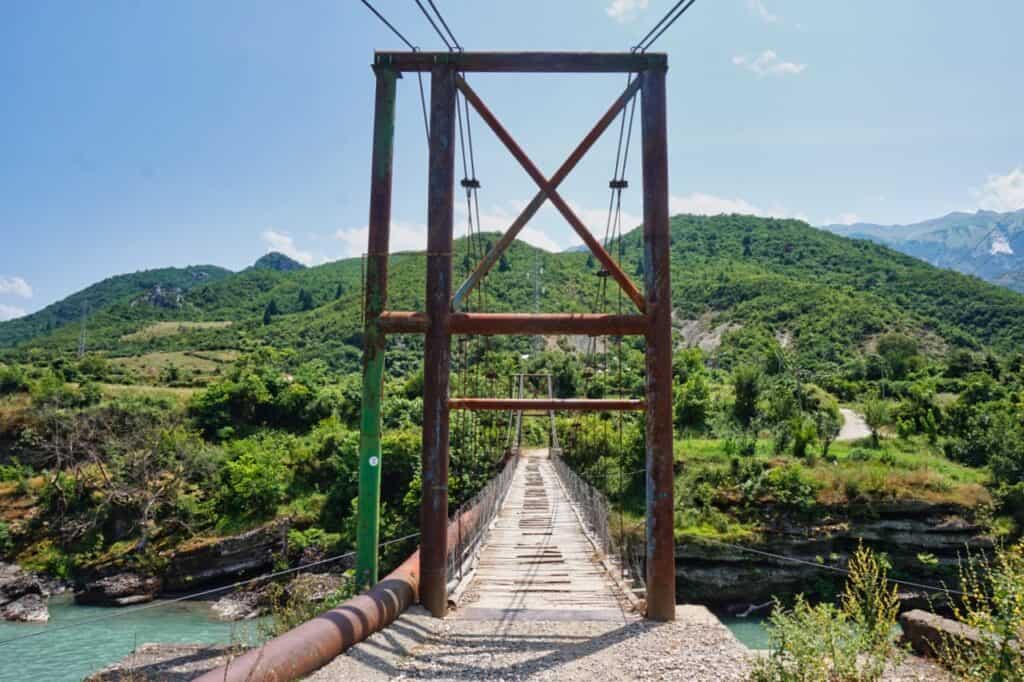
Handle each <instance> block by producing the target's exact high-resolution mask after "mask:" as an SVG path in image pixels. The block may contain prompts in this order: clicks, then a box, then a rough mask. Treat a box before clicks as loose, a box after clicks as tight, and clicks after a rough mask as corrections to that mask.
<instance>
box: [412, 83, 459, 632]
mask: <svg viewBox="0 0 1024 682" xmlns="http://www.w3.org/2000/svg"><path fill="white" fill-rule="evenodd" d="M455 106H456V101H455V70H454V69H453V68H452V67H451V66H447V65H439V66H435V67H434V69H433V70H432V71H431V77H430V169H429V179H428V188H427V189H428V191H427V283H426V313H427V319H428V323H427V330H426V337H425V340H424V353H423V457H422V482H423V490H422V497H421V501H420V532H421V534H422V551H421V553H420V562H421V563H420V573H421V575H420V601H421V602H422V603H423V605H424V606H425V607H426V608H427V609H428V610H429V611H430V613H431V614H432V615H433V616H434V617H435V618H442V617H444V615H445V611H446V610H447V606H448V594H447V589H446V585H445V548H446V547H447V546H448V541H447V537H446V536H447V528H448V438H449V429H448V426H449V421H448V416H449V415H448V382H449V373H450V368H451V337H450V335H449V332H448V313H449V301H450V299H451V292H452V280H451V276H452V231H453V208H454V190H455Z"/></svg>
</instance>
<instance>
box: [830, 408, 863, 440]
mask: <svg viewBox="0 0 1024 682" xmlns="http://www.w3.org/2000/svg"><path fill="white" fill-rule="evenodd" d="M839 412H840V413H841V414H842V415H843V426H842V428H841V429H839V436H838V437H837V438H836V440H843V441H849V440H860V439H861V438H867V437H869V436H870V435H871V429H869V428H868V425H867V422H865V421H864V417H862V416H861V415H859V414H857V413H856V412H854V411H853V410H851V409H849V408H846V407H840V408H839Z"/></svg>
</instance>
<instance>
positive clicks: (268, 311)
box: [263, 299, 281, 324]
mask: <svg viewBox="0 0 1024 682" xmlns="http://www.w3.org/2000/svg"><path fill="white" fill-rule="evenodd" d="M280 314H281V311H280V310H278V309H277V301H275V300H274V299H270V302H269V303H267V307H266V308H264V309H263V324H270V322H271V320H272V319H273V317H274V316H275V315H280Z"/></svg>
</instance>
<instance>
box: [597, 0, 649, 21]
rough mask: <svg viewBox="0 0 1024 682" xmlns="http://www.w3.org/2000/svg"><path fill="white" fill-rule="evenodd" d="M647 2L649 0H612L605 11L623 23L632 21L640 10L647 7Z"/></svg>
mask: <svg viewBox="0 0 1024 682" xmlns="http://www.w3.org/2000/svg"><path fill="white" fill-rule="evenodd" d="M647 2H648V0H612V4H610V5H608V7H606V8H605V10H604V11H605V14H607V15H608V16H610V17H611V18H612V19H614V20H615V21H617V22H619V23H620V24H621V23H625V22H627V21H632V20H633V19H635V18H636V15H637V13H638V12H639V11H640V10H644V9H647Z"/></svg>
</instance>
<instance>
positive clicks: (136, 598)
mask: <svg viewBox="0 0 1024 682" xmlns="http://www.w3.org/2000/svg"><path fill="white" fill-rule="evenodd" d="M159 592H160V579H159V578H156V577H153V576H147V575H140V574H138V573H130V572H129V573H117V574H115V575H110V576H107V577H105V578H100V579H99V580H94V581H92V582H90V583H86V585H85V589H84V590H82V591H81V592H76V593H75V602H76V603H78V604H93V605H96V606H130V605H132V604H143V603H145V602H149V601H153V600H154V599H156V595H157V594H158V593H159Z"/></svg>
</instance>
